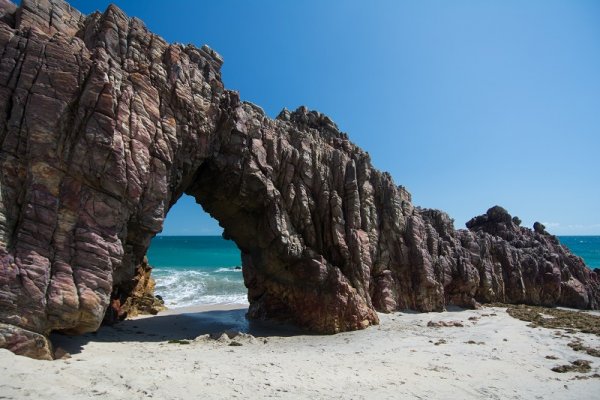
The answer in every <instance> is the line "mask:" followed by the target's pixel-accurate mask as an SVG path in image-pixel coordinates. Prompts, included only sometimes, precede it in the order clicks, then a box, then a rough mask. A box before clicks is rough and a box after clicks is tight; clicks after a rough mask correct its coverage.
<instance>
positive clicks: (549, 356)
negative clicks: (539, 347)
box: [546, 355, 558, 360]
mask: <svg viewBox="0 0 600 400" xmlns="http://www.w3.org/2000/svg"><path fill="white" fill-rule="evenodd" d="M546 358H547V359H548V360H558V357H556V356H553V355H547V356H546Z"/></svg>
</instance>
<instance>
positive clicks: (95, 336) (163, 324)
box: [50, 308, 307, 354]
mask: <svg viewBox="0 0 600 400" xmlns="http://www.w3.org/2000/svg"><path fill="white" fill-rule="evenodd" d="M246 311H247V309H245V308H241V309H233V310H218V311H202V312H190V313H182V314H166V315H156V316H152V317H146V318H139V319H129V320H125V321H122V322H120V323H118V324H116V325H114V326H102V327H100V329H99V330H98V331H97V332H94V333H87V334H85V335H80V336H67V335H63V334H59V333H52V334H51V335H50V340H51V341H52V344H53V345H54V347H55V348H59V347H60V348H62V349H64V350H65V351H67V352H68V353H71V354H78V353H80V352H81V351H82V349H83V346H85V345H86V344H87V343H89V342H108V343H111V342H162V341H169V340H193V339H194V338H196V337H198V336H201V335H205V334H215V333H221V332H224V331H227V330H235V331H239V332H243V333H248V334H250V335H253V336H255V337H268V336H295V335H305V334H307V332H305V331H303V330H301V329H299V328H297V327H294V326H292V325H287V324H280V323H277V322H272V321H254V320H248V319H246Z"/></svg>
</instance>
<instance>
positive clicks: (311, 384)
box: [0, 306, 600, 400]
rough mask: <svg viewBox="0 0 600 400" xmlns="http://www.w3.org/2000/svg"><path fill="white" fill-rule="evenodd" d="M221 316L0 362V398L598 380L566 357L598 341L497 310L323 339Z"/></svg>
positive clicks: (539, 392)
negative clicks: (58, 356)
mask: <svg viewBox="0 0 600 400" xmlns="http://www.w3.org/2000/svg"><path fill="white" fill-rule="evenodd" d="M231 308H232V307H231V306H229V307H227V306H225V307H224V306H222V307H212V308H210V309H207V308H206V307H205V308H192V309H183V310H175V311H169V312H165V313H161V314H160V315H158V316H155V317H147V318H139V319H135V320H129V321H125V322H123V323H121V324H120V325H118V326H116V327H114V328H102V329H101V330H100V331H99V332H98V333H97V334H95V335H86V336H84V337H78V338H68V337H60V338H59V340H58V341H57V342H56V343H58V345H60V346H62V347H63V348H65V349H67V350H68V351H70V352H71V353H72V358H70V359H67V360H57V361H35V360H30V359H27V358H25V357H19V356H15V355H13V354H12V353H10V352H8V351H6V350H0V398H2V399H4V398H19V399H20V398H32V399H49V398H53V399H75V398H76V399H83V398H95V399H120V398H123V399H142V398H155V399H197V398H198V399H200V398H201V399H213V398H214V399H216V398H249V399H257V398H266V397H275V398H290V399H291V398H311V399H316V398H341V399H363V398H365V399H371V398H373V399H388V398H389V399H392V398H393V399H398V398H404V397H406V398H426V399H464V398H476V399H553V400H554V399H594V398H595V399H600V379H598V378H592V379H587V380H577V379H575V377H576V376H585V375H588V376H589V375H592V374H594V373H599V372H600V371H599V370H600V368H599V367H600V358H595V357H591V356H589V355H587V354H584V353H581V352H576V351H574V350H572V349H571V348H569V347H568V346H567V344H568V343H569V342H570V341H572V340H573V339H574V338H576V337H577V338H580V339H581V340H582V341H583V342H584V343H585V344H587V345H588V346H594V347H599V346H600V339H599V338H598V337H596V336H593V335H586V334H581V333H577V334H567V335H566V336H568V337H559V336H557V335H556V333H555V332H562V333H564V331H560V330H558V331H557V330H550V329H544V328H535V329H534V328H529V327H527V323H526V322H523V321H519V320H516V319H513V318H512V317H510V316H509V315H508V314H506V312H505V311H504V310H503V309H500V308H484V309H482V310H476V311H471V310H468V311H453V312H445V313H430V314H412V313H409V314H404V313H402V314H399V313H397V314H392V315H384V314H381V315H380V317H381V325H379V326H376V327H372V328H369V329H366V330H364V331H359V332H349V333H342V334H338V335H333V336H316V335H305V334H297V332H296V331H294V330H293V329H280V328H277V327H273V326H268V325H261V324H249V323H248V322H247V321H246V320H245V318H244V312H245V310H244V309H241V308H237V309H236V308H233V309H231ZM210 310H212V311H210ZM202 311H205V312H202ZM182 312H187V314H182ZM486 314H487V315H486ZM490 314H492V315H490ZM494 314H495V315H494ZM469 317H479V319H477V320H475V321H470V320H469ZM429 321H462V323H463V324H464V327H442V328H433V327H428V326H427V323H428V322H429ZM228 328H234V329H242V330H246V331H248V330H249V331H250V332H252V333H254V334H255V336H259V335H264V334H268V335H271V336H266V337H256V338H248V337H238V338H234V339H233V340H237V341H238V342H239V343H241V344H242V345H241V346H229V345H228V344H229V339H227V340H222V341H219V340H213V339H209V338H207V337H206V336H204V337H202V336H201V335H203V334H205V333H211V332H218V331H224V330H226V329H228ZM275 334H277V335H283V336H273V335H275ZM197 336H201V337H200V338H199V339H197V340H195V341H191V343H190V344H185V345H184V344H175V343H168V340H169V339H185V338H190V339H193V338H196V337H197ZM223 339H225V338H223ZM441 339H443V340H445V343H441V344H438V345H435V343H438V342H439V341H440V340H441ZM468 341H473V342H475V343H476V344H467V343H465V342H468ZM548 355H552V356H556V357H558V360H550V359H547V358H545V356H548ZM576 359H585V360H589V361H591V362H592V371H591V372H590V373H588V374H582V373H575V372H570V373H563V374H560V373H556V372H553V371H551V368H552V367H553V366H557V365H562V364H568V362H569V361H573V360H576Z"/></svg>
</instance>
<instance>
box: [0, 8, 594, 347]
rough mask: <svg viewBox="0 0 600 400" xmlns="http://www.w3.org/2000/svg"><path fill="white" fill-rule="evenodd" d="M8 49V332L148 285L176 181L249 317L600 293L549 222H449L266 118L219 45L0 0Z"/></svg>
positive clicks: (3, 272)
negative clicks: (237, 81) (206, 227)
mask: <svg viewBox="0 0 600 400" xmlns="http://www.w3.org/2000/svg"><path fill="white" fill-rule="evenodd" d="M0 48H1V49H2V51H1V56H0V121H1V124H0V146H1V147H0V166H1V169H0V171H1V172H0V323H2V324H1V325H0V338H1V341H0V347H7V348H10V349H12V350H13V351H16V352H20V354H26V355H30V356H33V357H38V358H44V357H47V356H48V355H49V354H50V355H51V353H52V350H51V348H50V345H49V343H48V342H47V340H45V337H47V335H48V334H49V333H50V332H51V331H63V332H68V333H72V334H78V333H84V332H90V331H94V330H96V329H97V328H98V326H99V324H100V323H101V321H102V320H103V318H104V317H105V314H106V312H107V310H109V314H110V313H113V314H115V315H116V317H118V316H119V314H120V313H122V312H123V310H122V308H123V307H124V306H126V305H128V304H132V303H131V302H130V300H129V298H130V297H131V296H132V294H134V296H133V297H134V298H135V294H136V293H137V294H141V298H142V299H148V298H147V297H145V294H144V293H146V290H147V289H148V288H150V287H151V286H152V285H151V283H150V281H149V279H148V273H149V271H148V270H147V269H146V267H142V269H141V270H140V266H143V265H144V257H145V255H146V251H147V249H148V247H149V245H150V240H151V239H152V238H153V237H154V236H155V235H156V234H157V233H158V232H160V231H161V229H162V224H163V220H164V218H165V215H166V213H167V212H168V210H169V208H170V207H171V206H172V205H173V204H175V202H176V201H177V200H178V199H179V197H180V196H181V195H182V194H183V193H187V194H190V195H192V196H194V197H195V198H196V201H197V202H198V203H199V204H201V205H202V207H203V208H204V209H205V210H206V211H208V212H209V213H210V214H211V215H212V216H213V217H215V218H216V219H217V220H218V221H219V222H220V224H221V226H223V228H224V235H225V236H226V237H228V238H231V239H232V240H234V241H235V243H236V244H237V245H238V247H239V248H240V250H241V253H242V261H243V274H244V281H245V284H246V286H247V287H248V299H249V302H250V309H249V316H250V317H252V318H277V319H284V320H290V321H292V322H294V323H296V324H298V325H301V326H304V327H307V328H309V329H311V330H313V331H316V332H323V333H333V332H339V331H345V330H353V329H361V328H365V327H367V326H369V325H372V324H376V323H378V317H377V313H376V311H383V312H390V311H394V310H399V309H406V308H410V309H414V310H420V311H434V310H443V309H444V308H445V307H446V305H448V304H455V305H460V306H469V307H474V306H477V304H478V302H491V301H502V302H511V303H518V302H525V303H530V304H542V305H565V306H571V307H579V308H598V307H599V305H600V288H599V280H598V274H597V272H592V271H591V270H590V269H588V268H586V266H585V265H584V263H583V261H582V260H581V258H579V257H576V256H574V255H573V254H571V253H570V252H569V251H568V250H567V249H566V248H565V247H563V246H561V245H560V244H559V243H558V241H557V240H556V238H555V237H553V236H551V235H548V234H547V233H546V231H545V229H544V228H543V227H539V226H538V227H537V228H536V229H535V230H533V231H532V230H530V229H527V228H524V227H521V226H519V225H520V221H518V219H515V218H513V217H511V216H510V215H509V214H508V212H506V210H504V209H502V208H501V207H493V208H492V209H490V210H488V212H487V213H486V214H484V215H482V216H479V217H476V218H474V219H473V220H471V221H469V222H468V224H467V227H468V230H456V229H455V228H454V225H453V221H452V220H451V219H450V218H449V217H448V215H447V214H445V213H443V212H441V211H438V210H429V209H421V208H418V207H415V206H413V204H412V201H411V196H410V194H409V193H408V192H407V191H406V189H405V188H403V187H401V186H397V185H396V184H395V183H394V182H393V181H392V179H391V177H390V175H389V174H387V173H382V172H380V171H377V170H376V169H374V168H373V166H372V165H371V161H370V158H369V155H368V154H367V153H366V152H364V151H363V150H361V149H360V148H358V147H357V146H356V145H354V144H353V143H352V142H350V141H349V139H348V137H347V135H346V134H344V133H342V132H340V131H339V129H338V127H337V126H336V125H335V123H334V122H333V121H332V120H331V119H330V118H328V117H327V116H325V115H322V114H321V113H319V112H316V111H310V110H308V109H306V108H304V107H300V108H299V109H297V110H295V111H288V110H284V111H282V112H281V114H280V115H279V116H278V117H277V118H276V119H271V118H269V117H268V116H266V115H265V114H264V112H263V111H262V110H261V109H260V108H259V107H257V106H255V105H253V104H250V103H247V102H243V101H241V100H240V99H239V96H238V94H237V93H235V92H232V91H228V90H225V88H224V87H223V83H222V81H221V72H220V68H221V65H222V63H223V60H222V58H221V57H220V56H219V55H218V54H217V53H216V52H215V51H213V50H211V49H210V48H209V47H207V46H204V47H202V48H196V47H194V46H190V45H188V46H183V45H180V44H169V43H167V42H165V41H164V40H163V39H162V38H160V37H159V36H157V35H154V34H153V33H151V32H149V31H148V29H147V28H146V27H145V26H144V24H143V23H142V22H141V21H140V20H138V19H135V18H133V19H131V18H128V17H127V16H126V15H125V14H124V13H123V12H122V11H121V10H120V9H118V8H117V7H115V6H113V5H111V6H109V7H108V8H107V9H106V10H105V11H104V12H96V13H93V14H91V15H88V16H85V15H82V14H81V13H79V12H78V11H77V10H75V9H73V8H72V7H70V6H69V5H68V4H67V3H65V2H64V1H61V0H22V2H21V4H20V5H19V6H18V7H16V6H14V5H13V4H12V3H9V2H7V1H0ZM136 276H137V277H139V278H135V277H136ZM136 279H137V280H136ZM132 283H133V284H132ZM138 297H139V296H138ZM116 300H118V303H117V302H116ZM128 302H129V303H128ZM142 302H143V303H145V300H143V301H142ZM111 304H113V306H111ZM151 307H152V306H151ZM111 310H112V311H111ZM129 310H130V311H129V312H131V310H132V309H131V308H130V309H129ZM115 315H112V317H115ZM108 318H109V319H110V318H111V316H110V315H109V317H108ZM36 335H37V336H36ZM40 338H42V339H44V340H45V341H44V340H41V339H40ZM38 339H40V340H38Z"/></svg>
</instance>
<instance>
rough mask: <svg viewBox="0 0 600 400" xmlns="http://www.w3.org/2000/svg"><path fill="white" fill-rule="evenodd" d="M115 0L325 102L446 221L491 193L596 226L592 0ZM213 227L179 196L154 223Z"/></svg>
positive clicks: (83, 1) (523, 211)
mask: <svg viewBox="0 0 600 400" xmlns="http://www.w3.org/2000/svg"><path fill="white" fill-rule="evenodd" d="M113 2H114V3H116V4H117V5H118V6H119V7H121V8H122V9H123V10H124V11H125V12H126V13H127V14H129V15H130V16H137V17H139V18H141V19H142V20H144V21H145V23H146V25H147V26H148V27H149V28H150V29H151V30H152V31H154V32H155V33H157V34H159V35H161V36H163V37H164V38H165V39H166V40H168V41H171V42H180V43H192V44H195V45H198V46H201V45H202V44H205V43H206V44H208V45H209V46H211V47H212V48H213V49H215V50H217V51H218V52H219V53H220V54H221V55H222V56H223V57H224V59H225V64H224V66H223V80H224V82H225V85H226V86H227V87H228V88H229V89H234V90H238V91H239V92H240V95H241V97H242V99H244V100H249V101H252V102H254V103H257V104H259V105H260V106H261V107H263V108H264V109H265V111H266V112H267V113H268V114H269V115H271V116H276V115H277V114H278V113H279V111H280V110H281V109H282V108H283V107H287V108H288V109H294V108H296V107H298V106H300V105H306V106H308V107H309V108H311V109H317V110H319V111H321V112H324V113H326V114H328V115H329V116H331V117H332V119H333V120H334V121H336V122H337V124H338V126H339V127H340V128H341V129H342V130H344V131H346V132H348V134H349V135H350V138H351V139H352V140H353V141H354V142H356V143H357V144H359V145H360V146H361V147H363V148H364V149H365V150H367V151H369V153H370V154H371V158H372V160H373V163H374V165H375V166H376V167H377V168H379V169H382V170H386V171H389V172H390V173H391V174H392V176H393V177H394V180H395V181H396V183H397V184H401V185H404V186H406V187H407V188H408V190H409V191H410V192H411V193H412V195H413V202H414V203H415V204H416V205H420V206H424V207H434V208H439V209H442V210H444V211H446V212H448V213H449V214H450V216H451V217H453V218H454V219H455V221H456V222H455V226H456V227H457V228H460V227H464V223H465V222H466V221H467V220H468V219H470V218H471V217H473V216H475V215H479V214H481V213H483V212H485V210H487V209H488V208H489V207H491V206H493V205H495V204H499V205H502V206H504V207H505V208H507V209H508V211H509V212H510V213H511V214H513V215H518V216H519V217H521V219H522V220H523V222H524V224H525V225H528V226H531V225H532V224H533V222H534V221H536V220H537V221H541V222H543V223H545V224H546V226H547V228H548V230H549V231H550V232H551V233H554V234H600V212H599V207H600V165H599V164H600V163H599V160H600V157H599V152H600V1H595V0H589V1H585V0H563V1H554V0H539V1H536V0H529V1H521V0H502V1H477V0H472V1H460V0H454V1H451V2H450V1H444V0H439V1H432V0H425V1H417V0H413V1H401V0H378V1H352V0H350V1H323V0H311V1H281V0H268V1H267V0H264V1H263V0H255V1H246V0H239V1H232V0H220V1H192V0H189V1H169V2H165V1H152V0H144V1H142V0H138V1H131V0H130V1H119V0H113ZM108 3H109V2H108V1H104V0H102V1H90V0H78V1H71V4H72V5H73V6H75V7H76V8H78V9H79V10H81V11H82V12H84V13H90V12H91V11H93V10H96V9H100V10H104V9H105V8H106V6H107V4H108ZM219 233H220V229H219V228H218V225H217V224H216V222H214V221H211V220H210V218H209V217H208V216H206V215H203V212H202V210H201V208H200V207H199V206H197V205H196V204H195V203H194V201H193V199H190V198H187V199H182V200H181V201H180V202H178V203H177V205H176V206H175V207H174V209H173V210H172V211H171V213H170V214H169V216H168V218H167V221H166V223H165V228H164V231H163V234H170V235H176V234H219Z"/></svg>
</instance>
